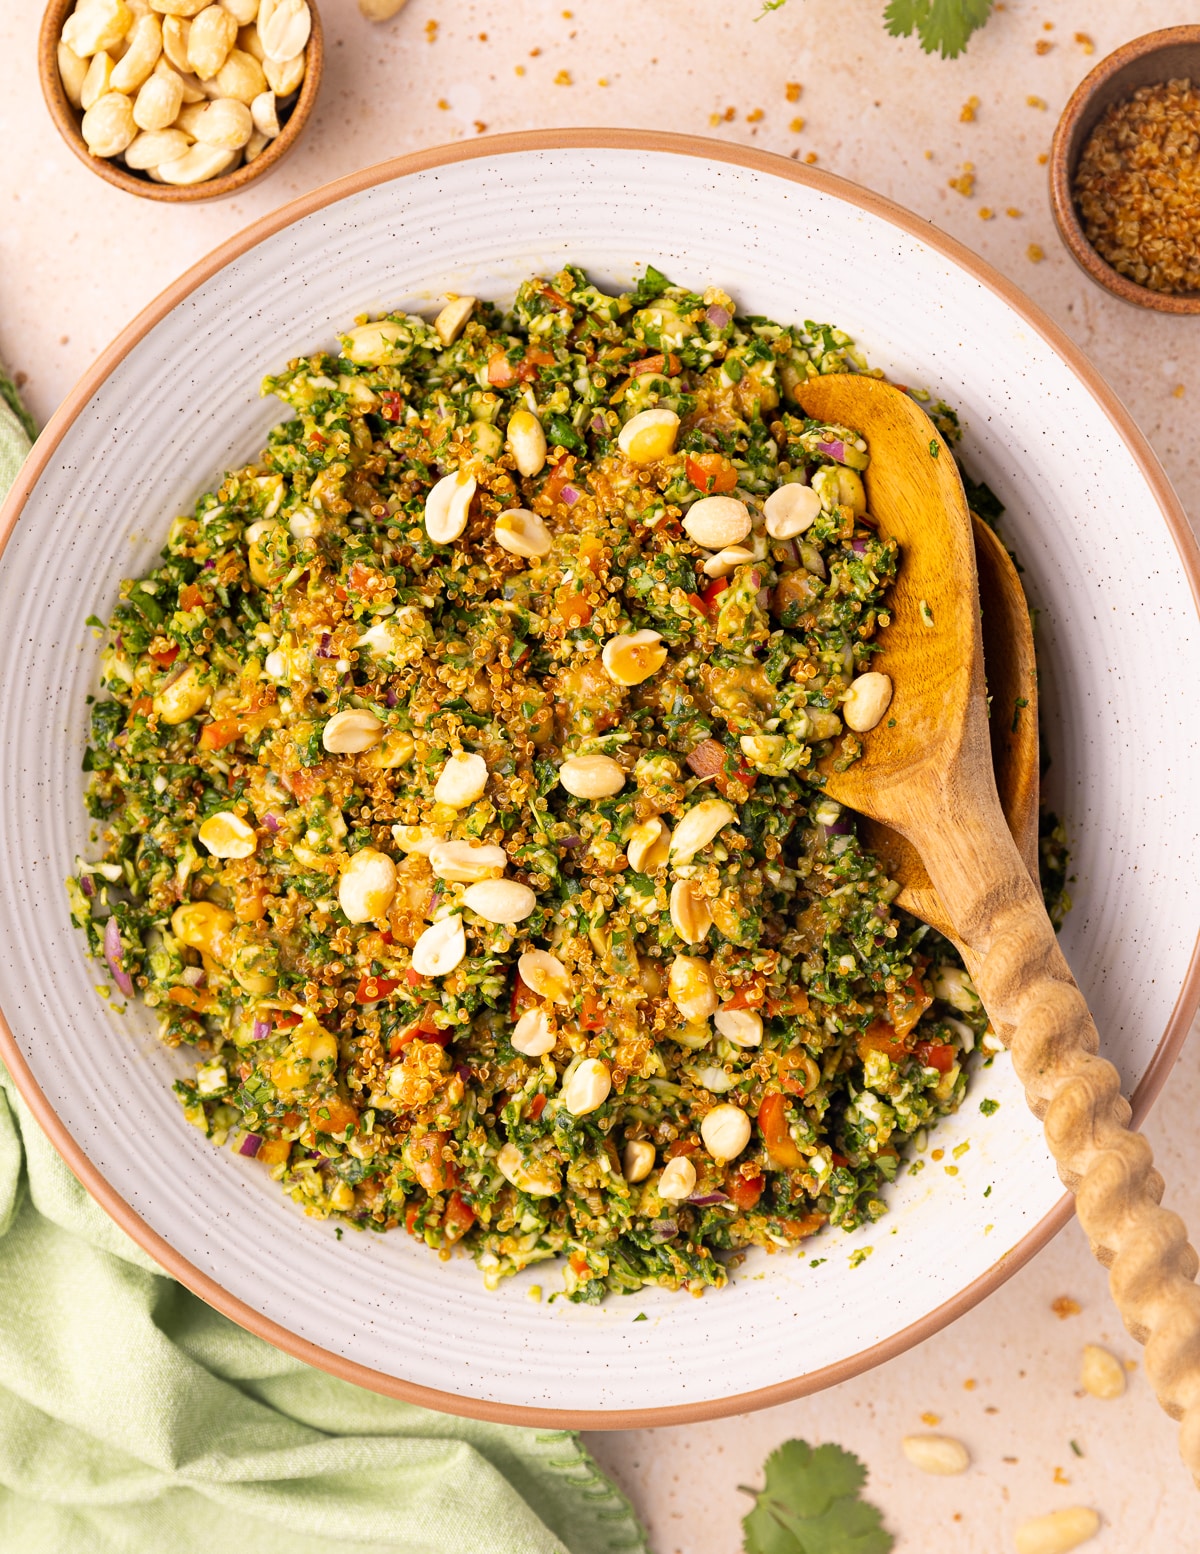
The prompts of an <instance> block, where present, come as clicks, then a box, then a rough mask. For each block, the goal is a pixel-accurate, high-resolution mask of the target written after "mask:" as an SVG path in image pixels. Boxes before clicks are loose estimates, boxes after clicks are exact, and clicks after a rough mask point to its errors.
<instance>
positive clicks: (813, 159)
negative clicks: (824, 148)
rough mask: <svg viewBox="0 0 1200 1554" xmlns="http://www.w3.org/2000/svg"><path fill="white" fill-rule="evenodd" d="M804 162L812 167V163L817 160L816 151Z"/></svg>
mask: <svg viewBox="0 0 1200 1554" xmlns="http://www.w3.org/2000/svg"><path fill="white" fill-rule="evenodd" d="M804 160H805V161H806V162H807V163H808V164H809V165H810V166H811V165H812V163H814V162H815V161H816V160H817V153H816V152H815V151H810V152H809V153H808V155H807V156H806V157H805V158H804Z"/></svg>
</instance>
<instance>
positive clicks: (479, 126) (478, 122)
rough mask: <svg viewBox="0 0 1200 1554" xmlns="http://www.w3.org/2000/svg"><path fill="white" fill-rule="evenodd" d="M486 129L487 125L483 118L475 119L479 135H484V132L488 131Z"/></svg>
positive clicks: (476, 131)
mask: <svg viewBox="0 0 1200 1554" xmlns="http://www.w3.org/2000/svg"><path fill="white" fill-rule="evenodd" d="M486 130H487V125H486V124H485V123H484V122H483V120H482V119H476V120H475V133H476V134H477V135H482V134H484V133H485V132H486Z"/></svg>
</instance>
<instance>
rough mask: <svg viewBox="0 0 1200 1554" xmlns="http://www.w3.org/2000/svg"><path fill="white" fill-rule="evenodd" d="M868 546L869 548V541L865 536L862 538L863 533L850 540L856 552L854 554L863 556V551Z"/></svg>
mask: <svg viewBox="0 0 1200 1554" xmlns="http://www.w3.org/2000/svg"><path fill="white" fill-rule="evenodd" d="M866 548H867V542H866V540H865V539H864V538H862V536H861V535H860V536H859V537H858V538H856V539H853V540H851V541H850V549H851V550H852V551H853V552H854V554H855V555H856V556H861V555H862V554H863V552H864V551H865V550H866Z"/></svg>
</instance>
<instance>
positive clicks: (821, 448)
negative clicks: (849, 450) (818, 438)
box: [817, 438, 846, 464]
mask: <svg viewBox="0 0 1200 1554" xmlns="http://www.w3.org/2000/svg"><path fill="white" fill-rule="evenodd" d="M817 452H818V453H823V454H824V455H825V457H826V458H827V459H833V460H834V461H835V463H838V464H844V463H845V462H846V444H845V443H844V442H842V440H841V439H840V438H839V439H838V441H837V442H819V443H818V444H817Z"/></svg>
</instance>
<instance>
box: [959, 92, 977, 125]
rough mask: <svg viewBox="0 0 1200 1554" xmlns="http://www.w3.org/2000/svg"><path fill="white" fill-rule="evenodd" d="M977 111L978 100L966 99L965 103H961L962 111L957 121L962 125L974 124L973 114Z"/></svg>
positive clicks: (975, 98) (973, 98)
mask: <svg viewBox="0 0 1200 1554" xmlns="http://www.w3.org/2000/svg"><path fill="white" fill-rule="evenodd" d="M978 109H979V99H978V97H968V98H967V100H966V102H965V103H963V105H962V110H961V112H960V113H959V115H958V117H959V119H960V120H961V121H962V122H963V123H964V124H974V122H975V114H976V112H977V111H978Z"/></svg>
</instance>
